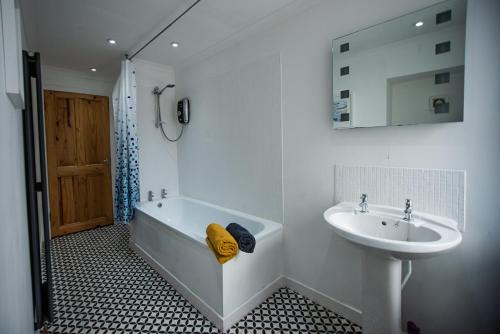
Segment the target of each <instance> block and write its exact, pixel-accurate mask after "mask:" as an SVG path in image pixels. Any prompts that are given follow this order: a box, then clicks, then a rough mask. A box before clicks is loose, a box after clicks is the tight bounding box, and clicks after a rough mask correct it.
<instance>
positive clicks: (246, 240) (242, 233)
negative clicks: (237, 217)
mask: <svg viewBox="0 0 500 334" xmlns="http://www.w3.org/2000/svg"><path fill="white" fill-rule="evenodd" d="M226 230H227V231H228V232H229V234H231V235H232V236H233V237H234V239H236V242H238V247H239V248H240V250H241V251H242V252H245V253H253V250H254V249H255V238H254V236H253V235H252V234H251V233H250V232H248V231H247V229H246V228H244V227H243V226H241V225H240V224H236V223H231V224H229V225H227V227H226Z"/></svg>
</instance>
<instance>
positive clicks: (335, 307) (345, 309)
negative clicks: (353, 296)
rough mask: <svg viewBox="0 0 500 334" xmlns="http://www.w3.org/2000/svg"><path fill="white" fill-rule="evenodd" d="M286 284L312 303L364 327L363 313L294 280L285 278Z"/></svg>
mask: <svg viewBox="0 0 500 334" xmlns="http://www.w3.org/2000/svg"><path fill="white" fill-rule="evenodd" d="M284 284H285V286H286V287H288V288H290V289H292V290H295V291H296V292H298V293H300V294H301V295H303V296H304V297H307V298H309V299H311V300H312V301H314V302H316V303H318V304H319V305H321V306H323V307H325V308H327V309H329V310H331V311H333V312H335V313H337V314H339V315H341V316H343V317H344V318H346V319H348V320H350V321H352V322H354V323H355V324H357V325H360V326H361V325H362V319H361V311H360V310H358V309H356V308H354V307H352V306H349V305H347V304H344V303H342V302H340V301H338V300H336V299H335V298H332V297H330V296H327V295H325V294H324V293H323V292H320V291H318V290H316V289H313V288H311V287H309V286H307V285H304V284H302V283H300V282H298V281H296V280H294V279H292V278H289V277H285V279H284Z"/></svg>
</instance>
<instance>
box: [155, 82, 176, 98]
mask: <svg viewBox="0 0 500 334" xmlns="http://www.w3.org/2000/svg"><path fill="white" fill-rule="evenodd" d="M174 87H175V85H174V84H168V85H166V86H165V87H163V88H162V89H160V88H159V87H158V86H156V87H155V88H154V89H153V94H156V95H161V93H163V91H164V90H165V89H167V88H174Z"/></svg>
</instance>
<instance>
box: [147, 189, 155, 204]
mask: <svg viewBox="0 0 500 334" xmlns="http://www.w3.org/2000/svg"><path fill="white" fill-rule="evenodd" d="M153 198H154V195H153V191H152V190H149V191H148V201H149V202H152V201H153Z"/></svg>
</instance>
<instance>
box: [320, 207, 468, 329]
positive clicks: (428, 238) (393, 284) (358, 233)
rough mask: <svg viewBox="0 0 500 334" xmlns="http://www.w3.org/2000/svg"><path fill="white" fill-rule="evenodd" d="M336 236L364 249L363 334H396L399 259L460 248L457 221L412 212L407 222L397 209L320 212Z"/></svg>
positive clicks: (345, 209)
mask: <svg viewBox="0 0 500 334" xmlns="http://www.w3.org/2000/svg"><path fill="white" fill-rule="evenodd" d="M324 218H325V220H326V221H327V223H328V225H329V226H331V227H332V228H333V229H334V231H335V232H336V233H338V234H339V235H341V236H342V237H344V238H345V239H347V240H349V241H350V242H352V243H354V244H356V245H357V246H359V247H361V248H362V249H363V250H364V262H363V291H362V296H363V304H362V312H363V313H362V319H363V324H362V325H363V334H382V333H383V334H400V333H402V332H403V331H402V329H401V268H402V263H401V261H402V260H412V259H419V258H425V257H430V256H436V255H438V254H441V253H444V252H446V251H449V250H451V249H452V248H454V247H456V246H458V245H459V244H460V242H461V241H462V235H461V233H460V232H459V231H458V229H457V224H456V222H455V221H453V220H451V219H447V218H442V217H437V216H433V215H429V214H424V213H419V212H414V213H413V219H412V221H410V222H407V221H405V220H403V219H402V218H403V214H402V210H401V209H398V208H393V207H388V206H381V205H370V207H369V212H367V213H361V212H359V210H358V205H357V204H356V203H340V204H338V205H336V206H334V207H331V208H329V209H328V210H326V211H325V213H324Z"/></svg>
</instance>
